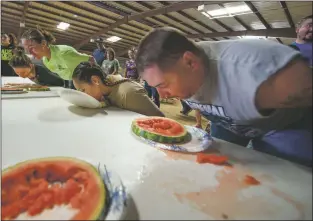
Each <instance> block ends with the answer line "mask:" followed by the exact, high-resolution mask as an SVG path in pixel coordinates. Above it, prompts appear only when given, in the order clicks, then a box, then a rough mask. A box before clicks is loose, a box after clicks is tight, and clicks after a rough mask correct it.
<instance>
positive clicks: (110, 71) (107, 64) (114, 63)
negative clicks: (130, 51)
mask: <svg viewBox="0 0 313 221" xmlns="http://www.w3.org/2000/svg"><path fill="white" fill-rule="evenodd" d="M106 51H107V59H106V60H104V61H103V62H102V65H101V68H102V70H103V71H104V73H106V74H107V75H117V74H118V71H119V68H120V63H119V62H118V60H117V59H116V58H115V51H114V50H113V48H107V50H106Z"/></svg>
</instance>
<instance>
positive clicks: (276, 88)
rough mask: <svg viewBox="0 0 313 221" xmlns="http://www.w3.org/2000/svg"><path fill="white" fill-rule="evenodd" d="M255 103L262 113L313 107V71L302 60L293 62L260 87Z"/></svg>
mask: <svg viewBox="0 0 313 221" xmlns="http://www.w3.org/2000/svg"><path fill="white" fill-rule="evenodd" d="M255 103H256V107H257V109H258V110H259V111H260V112H263V111H266V110H270V109H277V108H295V107H308V106H312V69H311V68H309V67H308V65H307V63H305V62H304V61H303V60H301V59H296V60H293V61H292V62H290V63H289V64H288V65H287V66H286V67H285V68H283V69H281V70H280V71H278V72H277V73H276V74H274V75H272V76H271V77H269V78H268V79H267V80H266V81H264V82H263V83H262V84H261V85H260V87H259V88H258V90H257V92H256V97H255Z"/></svg>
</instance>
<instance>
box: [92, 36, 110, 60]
mask: <svg viewBox="0 0 313 221" xmlns="http://www.w3.org/2000/svg"><path fill="white" fill-rule="evenodd" d="M96 45H97V49H95V50H94V51H93V53H92V56H93V57H94V58H95V60H96V62H97V64H98V65H99V66H101V65H102V62H103V61H104V60H105V59H106V57H107V56H106V54H107V53H106V48H105V45H104V43H103V39H102V38H99V40H97V41H96Z"/></svg>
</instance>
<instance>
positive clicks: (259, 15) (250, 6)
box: [245, 1, 271, 29]
mask: <svg viewBox="0 0 313 221" xmlns="http://www.w3.org/2000/svg"><path fill="white" fill-rule="evenodd" d="M245 3H246V5H247V6H248V7H249V8H250V10H251V11H252V12H253V13H254V14H255V15H256V16H257V17H258V19H259V20H260V21H261V22H262V24H263V25H264V26H265V28H267V29H271V26H270V25H269V24H268V23H267V21H266V20H265V19H264V18H263V16H262V15H261V14H260V12H259V11H258V9H257V8H256V7H255V6H254V5H253V4H252V2H248V1H245Z"/></svg>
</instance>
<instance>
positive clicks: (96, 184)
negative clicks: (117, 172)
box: [1, 157, 105, 220]
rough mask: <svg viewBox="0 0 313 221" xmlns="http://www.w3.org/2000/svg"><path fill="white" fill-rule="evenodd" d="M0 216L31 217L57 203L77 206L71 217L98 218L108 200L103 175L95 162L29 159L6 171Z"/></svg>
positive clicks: (4, 172) (3, 174) (57, 204)
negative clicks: (22, 215)
mask: <svg viewBox="0 0 313 221" xmlns="http://www.w3.org/2000/svg"><path fill="white" fill-rule="evenodd" d="M1 181H2V189H1V198H2V200H1V209H2V213H1V219H2V220H3V219H15V218H17V217H18V216H19V215H21V214H22V213H26V214H27V216H28V217H32V216H36V215H39V214H41V213H42V212H43V211H45V210H49V209H53V208H55V207H57V206H61V205H62V206H68V207H71V208H73V209H77V212H76V214H73V217H72V218H71V220H95V219H97V218H98V217H100V216H101V214H102V210H103V209H104V202H105V188H104V184H103V181H102V178H101V177H100V175H99V174H98V172H97V171H96V169H95V168H93V166H92V165H90V164H88V163H86V162H84V161H80V160H77V159H73V158H59V157H58V158H44V159H39V160H33V161H26V162H23V163H20V164H18V165H16V166H13V167H10V168H8V169H6V170H5V171H3V173H2V177H1Z"/></svg>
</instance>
